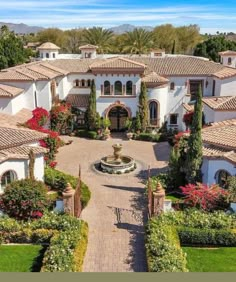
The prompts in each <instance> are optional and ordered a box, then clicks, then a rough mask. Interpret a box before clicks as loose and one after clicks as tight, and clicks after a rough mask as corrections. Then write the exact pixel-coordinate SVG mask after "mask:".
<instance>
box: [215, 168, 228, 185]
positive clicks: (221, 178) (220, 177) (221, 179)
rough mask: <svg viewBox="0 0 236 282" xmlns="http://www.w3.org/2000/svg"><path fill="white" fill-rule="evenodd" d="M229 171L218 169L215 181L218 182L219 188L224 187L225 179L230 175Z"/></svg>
mask: <svg viewBox="0 0 236 282" xmlns="http://www.w3.org/2000/svg"><path fill="white" fill-rule="evenodd" d="M230 176H231V175H230V173H229V172H228V171H226V170H223V169H222V170H219V171H217V173H216V183H217V184H219V186H220V187H221V188H226V185H227V180H228V178H229V177H230Z"/></svg>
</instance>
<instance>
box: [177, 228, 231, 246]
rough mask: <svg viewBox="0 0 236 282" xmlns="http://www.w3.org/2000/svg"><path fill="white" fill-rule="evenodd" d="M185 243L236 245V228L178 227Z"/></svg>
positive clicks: (182, 241) (182, 242)
mask: <svg viewBox="0 0 236 282" xmlns="http://www.w3.org/2000/svg"><path fill="white" fill-rule="evenodd" d="M177 231H178V234H179V239H180V242H181V244H183V245H201V246H202V245H205V246H207V245H209V246H227V247H236V230H234V229H233V230H218V229H197V228H185V227H178V228H177Z"/></svg>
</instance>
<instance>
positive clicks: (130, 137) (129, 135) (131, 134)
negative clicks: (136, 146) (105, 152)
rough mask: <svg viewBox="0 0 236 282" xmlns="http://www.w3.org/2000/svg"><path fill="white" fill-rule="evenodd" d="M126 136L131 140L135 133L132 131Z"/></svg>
mask: <svg viewBox="0 0 236 282" xmlns="http://www.w3.org/2000/svg"><path fill="white" fill-rule="evenodd" d="M126 136H127V138H128V139H129V140H131V139H132V137H133V133H132V132H128V133H127V134H126Z"/></svg>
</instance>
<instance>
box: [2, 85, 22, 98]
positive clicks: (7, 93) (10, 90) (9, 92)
mask: <svg viewBox="0 0 236 282" xmlns="http://www.w3.org/2000/svg"><path fill="white" fill-rule="evenodd" d="M22 92H24V89H22V88H17V87H13V86H9V85H4V84H0V97H15V96H17V95H19V94H21V93H22Z"/></svg>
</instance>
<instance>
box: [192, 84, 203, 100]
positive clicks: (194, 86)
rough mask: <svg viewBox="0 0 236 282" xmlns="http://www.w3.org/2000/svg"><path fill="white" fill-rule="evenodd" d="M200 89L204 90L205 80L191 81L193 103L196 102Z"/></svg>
mask: <svg viewBox="0 0 236 282" xmlns="http://www.w3.org/2000/svg"><path fill="white" fill-rule="evenodd" d="M200 87H201V89H203V80H190V82H189V90H190V95H191V101H194V100H196V95H197V93H198V91H199V88H200Z"/></svg>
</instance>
